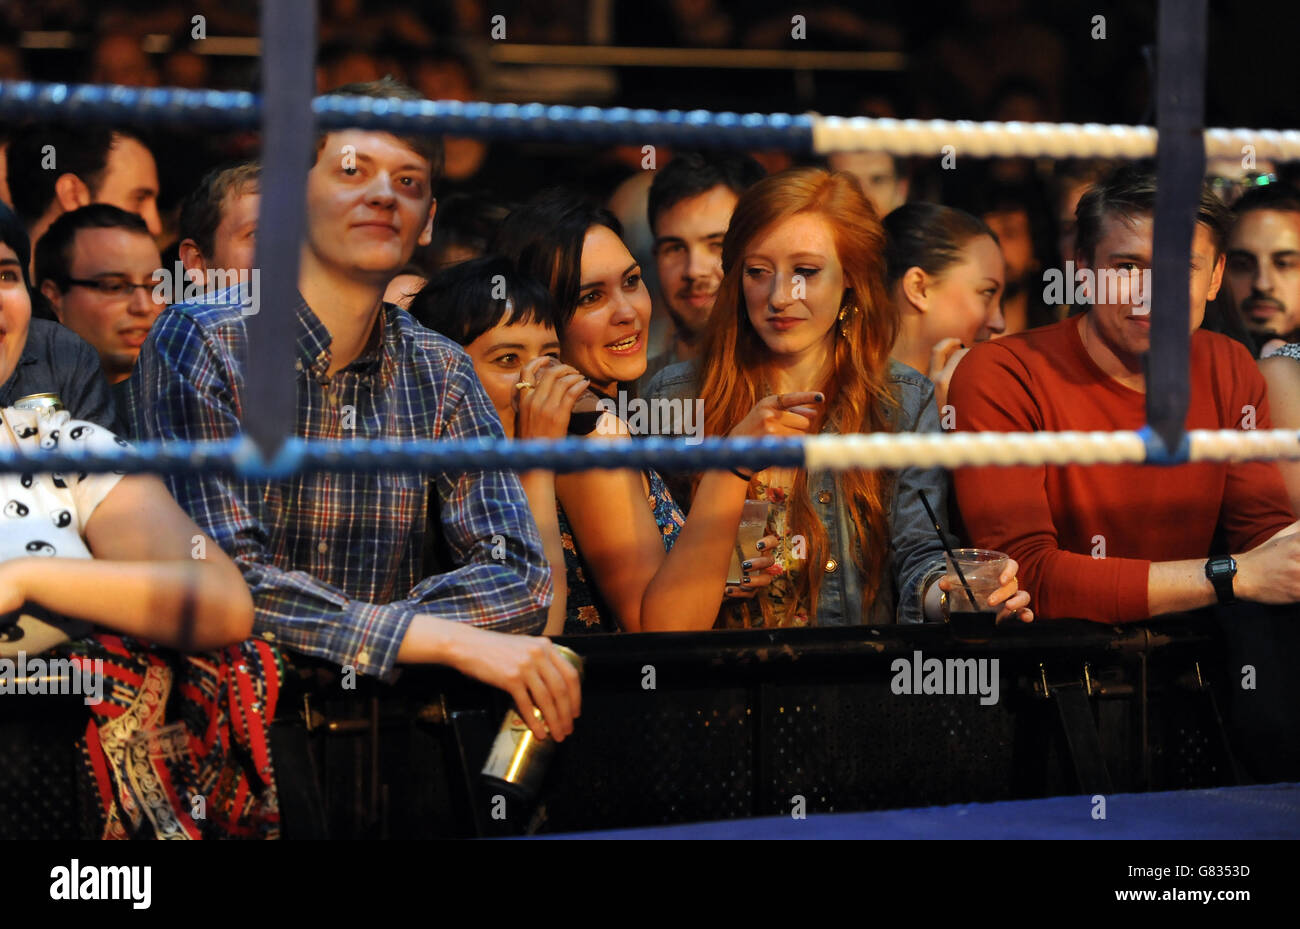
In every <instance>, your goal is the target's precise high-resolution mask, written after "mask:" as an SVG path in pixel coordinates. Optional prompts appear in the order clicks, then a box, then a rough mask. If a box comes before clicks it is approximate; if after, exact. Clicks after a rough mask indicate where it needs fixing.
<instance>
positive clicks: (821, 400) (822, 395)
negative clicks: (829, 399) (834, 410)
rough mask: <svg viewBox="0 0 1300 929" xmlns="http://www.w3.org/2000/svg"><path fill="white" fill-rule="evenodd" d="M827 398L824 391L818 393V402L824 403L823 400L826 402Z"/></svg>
mask: <svg viewBox="0 0 1300 929" xmlns="http://www.w3.org/2000/svg"><path fill="white" fill-rule="evenodd" d="M825 400H826V395H825V394H823V393H818V394H817V402H818V403H822V402H824V401H825Z"/></svg>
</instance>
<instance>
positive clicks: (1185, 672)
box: [0, 617, 1296, 838]
mask: <svg viewBox="0 0 1300 929" xmlns="http://www.w3.org/2000/svg"><path fill="white" fill-rule="evenodd" d="M1218 628H1219V627H1218V626H1217V624H1216V623H1215V622H1214V621H1213V620H1211V619H1209V618H1206V617H1183V618H1178V619H1173V620H1166V621H1161V622H1152V623H1147V624H1144V625H1141V626H1128V627H1111V626H1103V625H1098V624H1093V623H1085V622H1073V621H1057V622H1052V623H1037V624H1031V625H1028V626H1022V627H1017V628H1006V629H1000V630H999V631H998V633H997V634H996V635H995V636H994V637H992V638H991V639H990V640H988V641H987V642H983V643H966V642H959V641H957V640H956V639H954V637H953V636H952V634H951V633H950V631H949V629H948V628H947V627H946V626H940V625H927V626H874V627H849V628H837V629H782V630H750V631H728V632H710V633H683V634H678V633H670V634H644V635H601V636H584V637H573V638H567V639H558V640H557V641H560V642H562V643H563V644H566V645H568V646H570V647H572V648H573V649H575V650H576V651H577V652H579V653H580V654H582V655H583V656H584V658H585V660H586V680H585V683H584V690H583V712H582V716H581V718H580V719H579V721H578V725H577V731H576V732H575V734H574V735H573V736H572V737H571V738H570V739H568V740H566V741H565V743H564V744H563V745H562V746H560V747H559V751H558V752H557V754H556V757H555V759H554V761H553V762H552V765H551V768H550V771H549V773H548V776H547V779H546V782H545V784H544V787H543V789H542V792H541V795H540V796H539V798H538V801H537V802H536V803H535V804H534V805H531V806H528V807H525V806H524V805H523V804H522V802H520V801H516V800H513V799H510V798H507V799H506V801H505V803H504V809H503V804H502V802H501V801H497V800H495V797H496V794H495V793H494V792H493V791H491V790H488V789H485V785H484V784H483V783H482V781H481V779H480V778H479V775H478V772H479V770H480V769H481V767H482V765H483V762H484V760H485V758H486V756H487V752H488V749H489V746H490V744H491V741H492V738H493V737H494V735H495V733H496V730H497V727H498V725H499V724H500V722H501V719H502V717H503V715H504V713H505V711H506V708H507V705H508V701H507V698H506V697H505V695H504V694H503V693H501V692H498V691H496V690H493V689H492V688H488V687H486V686H483V685H480V684H478V683H476V682H473V681H468V680H466V679H464V678H462V677H460V676H458V675H456V674H453V673H451V672H448V671H446V670H443V669H438V668H407V669H404V670H403V671H402V673H401V675H400V676H399V678H398V680H397V681H396V682H395V683H393V684H391V685H390V684H380V683H378V682H375V681H370V680H364V679H362V680H358V681H357V682H356V683H357V686H356V688H355V689H354V690H344V689H342V687H341V686H340V681H339V679H338V677H337V675H336V674H335V673H333V672H331V671H328V670H325V669H322V668H319V667H317V668H313V669H311V670H309V671H307V670H303V671H302V676H301V679H298V680H295V682H294V684H293V686H290V687H287V688H286V690H285V697H284V702H283V704H282V706H283V708H284V712H283V713H281V714H280V715H281V718H282V719H284V718H286V717H287V718H291V719H294V720H295V723H294V724H295V725H299V726H301V727H302V728H303V730H304V731H305V733H306V737H305V738H300V739H287V740H286V739H279V740H277V749H279V748H280V747H281V746H296V747H295V748H294V749H293V750H292V752H289V751H288V750H286V751H285V752H282V753H280V754H278V755H277V756H276V758H275V763H276V766H277V769H278V771H279V784H280V788H281V792H282V794H284V793H285V792H286V791H288V792H291V793H292V798H289V797H286V798H285V799H283V800H282V806H283V808H284V814H285V823H284V826H285V835H286V837H287V838H294V837H318V836H321V835H328V836H329V837H332V838H435V837H444V836H464V837H469V836H497V835H511V834H521V833H525V832H534V833H536V832H569V831H582V830H594V829H612V828H626V827H636V826H649V825H662V824H669V823H680V822H692V821H705V820H721V819H728V818H735V817H746V816H765V815H779V814H789V813H791V812H792V811H793V809H794V807H795V804H796V803H798V804H799V805H800V807H801V808H802V809H803V810H804V811H805V812H806V813H807V814H812V813H817V812H843V811H855V810H878V809H891V808H902V807H913V806H926V805H935V804H950V803H963V802H987V801H997V800H1010V799H1019V798H1032V797H1045V796H1053V795H1063V794H1077V793H1086V792H1090V791H1091V790H1092V789H1093V788H1094V787H1095V786H1096V784H1095V781H1096V778H1097V775H1098V772H1104V776H1105V778H1107V779H1108V780H1109V782H1110V785H1111V789H1112V790H1114V791H1143V790H1174V789H1184V788H1202V787H1211V786H1221V785H1228V784H1234V783H1239V782H1248V781H1250V780H1251V778H1252V775H1251V774H1250V772H1249V771H1245V770H1243V769H1241V767H1240V765H1239V764H1238V763H1237V759H1236V758H1235V757H1234V755H1235V754H1236V753H1235V752H1234V745H1235V739H1234V737H1232V736H1231V734H1229V733H1227V732H1225V730H1224V728H1223V726H1222V725H1221V723H1220V722H1219V720H1220V719H1222V718H1226V714H1225V713H1224V712H1222V711H1221V710H1220V707H1221V706H1222V705H1223V693H1222V691H1223V688H1224V685H1225V683H1231V682H1232V681H1233V678H1231V677H1229V676H1227V675H1226V674H1225V669H1224V667H1223V665H1224V659H1225V655H1226V654H1227V651H1226V650H1225V647H1224V644H1223V642H1222V641H1221V636H1220V634H1219V631H1218ZM917 651H920V652H921V653H922V656H923V657H924V658H926V659H928V658H939V659H946V658H963V659H965V658H977V659H979V658H984V659H991V658H997V659H998V661H999V672H1000V684H999V700H998V702H997V703H996V704H994V705H991V706H984V705H981V703H980V701H979V697H978V696H977V695H958V694H954V695H938V694H931V695H924V694H922V695H899V694H895V693H894V692H893V691H892V689H891V681H892V680H893V678H894V676H895V673H894V671H893V670H892V665H893V662H894V661H895V659H898V658H907V659H913V658H914V654H915V652H917ZM651 673H653V685H654V686H653V688H652V689H651V688H650V687H649V686H648V685H649V684H650V683H651V680H650V676H651ZM304 697H305V698H306V699H305V700H304ZM24 700H25V701H27V702H26V703H23V702H21V701H24ZM42 701H44V702H42ZM84 712H85V709H84V707H81V706H80V704H79V702H75V701H67V700H64V701H58V700H53V699H51V698H34V697H26V698H14V697H7V698H4V699H0V730H2V732H0V739H2V740H3V741H2V742H0V745H2V746H3V748H0V791H2V793H0V837H41V836H68V835H75V834H76V833H77V828H78V823H77V810H78V806H77V804H78V800H77V796H76V790H75V780H76V771H77V768H76V763H75V756H74V754H73V753H72V751H71V747H70V746H71V745H72V743H73V742H74V741H75V738H76V736H77V734H79V733H80V731H81V729H82V728H83V727H84V724H85V716H84ZM304 717H307V718H308V719H309V722H310V729H307V723H306V722H303V719H304ZM1071 727H1073V728H1072V729H1071ZM1283 773H1286V772H1283ZM1291 773H1292V774H1293V775H1294V774H1295V773H1296V772H1291ZM304 785H308V786H304ZM313 786H314V787H315V788H318V790H319V793H318V795H317V796H314V797H308V796H306V795H305V794H307V793H311V792H312V789H313ZM297 810H307V811H308V813H307V814H306V815H304V814H301V813H300V814H298V818H296V819H295V815H294V811H297ZM317 810H323V817H322V816H318V815H317V814H316V812H315V811H317Z"/></svg>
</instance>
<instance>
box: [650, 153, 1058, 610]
mask: <svg viewBox="0 0 1300 929" xmlns="http://www.w3.org/2000/svg"><path fill="white" fill-rule="evenodd" d="M884 248H885V237H884V233H883V231H882V229H881V224H880V221H879V220H878V219H877V217H876V214H875V211H874V210H873V209H872V207H871V206H870V204H869V203H868V201H867V199H866V197H865V196H864V195H863V193H862V189H861V187H860V186H859V185H858V182H857V181H856V180H855V179H854V178H852V177H851V176H850V175H847V174H840V173H831V172H827V171H824V170H820V169H813V168H807V169H796V170H793V171H787V172H785V173H783V174H778V175H774V176H772V177H769V178H767V179H766V180H763V181H760V182H759V183H758V184H756V185H754V186H753V187H751V188H750V189H749V190H748V191H746V193H745V194H744V195H742V196H741V198H740V202H739V203H738V204H737V205H736V210H735V213H734V214H733V215H732V218H731V226H730V228H729V229H728V230H727V235H726V239H725V241H724V243H723V251H722V262H723V269H724V271H725V277H724V279H723V282H722V285H721V288H720V289H719V291H718V296H717V301H716V303H715V304H714V311H713V316H712V317H711V319H710V321H709V329H708V331H707V333H706V341H705V347H704V352H703V354H702V356H701V359H700V361H699V362H698V363H697V362H688V363H686V364H682V365H674V366H672V367H670V368H666V369H664V370H663V371H661V372H660V373H659V374H658V375H656V377H655V379H654V380H653V381H652V382H651V385H650V388H649V391H648V394H649V395H650V396H651V397H652V398H668V399H671V398H679V399H684V398H687V397H703V398H705V429H704V431H705V434H707V435H715V436H721V435H732V436H738V435H772V436H795V435H806V434H812V435H816V434H819V433H821V434H828V433H829V434H836V433H838V434H845V433H854V432H906V431H915V432H931V431H933V432H937V431H938V429H939V420H938V411H937V408H936V407H935V402H934V387H933V385H932V384H931V383H930V382H929V380H927V379H926V378H925V377H923V376H921V375H920V374H919V373H918V372H915V371H912V370H911V369H909V368H907V367H906V366H904V365H901V364H897V363H892V362H891V361H890V358H889V355H890V350H891V348H892V347H893V345H894V342H895V339H896V337H897V334H898V327H899V321H898V310H897V308H896V307H895V306H894V304H893V302H892V301H891V300H890V299H889V295H888V294H887V293H886V292H885V289H884V278H885V266H884ZM819 395H820V396H821V397H823V400H822V401H821V402H817V401H816V399H815V398H816V397H817V396H819ZM735 483H736V484H738V485H739V484H742V483H747V484H748V491H747V494H746V495H747V496H749V497H752V498H757V499H763V500H768V501H771V503H772V504H773V506H772V509H771V513H770V517H769V523H768V529H769V532H771V533H772V534H775V535H776V536H777V537H778V538H780V539H781V543H780V544H779V547H778V552H777V563H776V565H774V566H773V568H772V569H771V570H772V571H774V572H778V571H779V572H780V573H779V574H778V576H777V577H776V578H775V579H774V580H773V582H772V583H771V584H769V585H768V586H767V587H766V588H765V589H763V590H761V591H759V592H758V596H757V597H755V598H753V602H749V603H747V602H744V601H743V600H739V599H733V600H732V601H731V603H730V604H729V608H728V609H725V610H724V619H723V624H725V625H733V626H758V625H764V626H788V625H794V626H798V625H812V624H815V625H844V624H854V623H873V624H880V623H892V622H896V621H897V622H922V621H926V620H930V621H935V620H939V619H941V612H940V609H941V608H940V604H939V598H940V590H939V585H938V584H937V583H936V582H937V581H939V579H940V578H941V577H942V575H943V548H942V546H941V545H940V542H939V539H938V537H937V536H936V534H935V531H934V527H933V524H931V523H930V522H929V520H928V519H927V517H926V514H925V510H924V507H923V505H922V504H921V501H920V498H919V495H918V492H919V491H924V492H925V494H926V496H927V497H928V498H929V500H930V503H931V504H932V505H933V506H934V507H935V509H936V511H937V512H938V513H940V514H943V513H944V512H945V510H946V503H947V476H946V474H945V473H944V471H943V470H942V469H940V468H929V469H926V468H903V469H900V470H899V471H897V472H885V471H868V470H854V471H846V472H842V473H840V474H835V473H831V472H812V473H809V472H807V471H805V470H803V469H789V468H765V469H760V470H757V471H755V472H754V473H752V474H744V473H742V474H741V476H740V477H738V478H737V479H736V481H735ZM735 509H736V513H737V521H738V519H739V510H740V504H739V503H737V504H736V506H735ZM687 523H688V525H689V523H690V521H689V520H688V521H687ZM800 537H802V538H800ZM792 540H793V541H792ZM800 556H802V557H800ZM1016 571H1017V565H1016V564H1015V563H1014V562H1011V563H1010V564H1009V565H1008V567H1007V570H1006V572H1004V573H1003V575H1002V577H1001V580H1002V583H1003V586H1002V587H1001V588H1000V589H999V590H998V592H997V593H996V594H994V595H993V596H991V597H990V602H991V603H994V604H1000V605H1001V607H1002V609H1001V612H1000V614H999V619H1002V618H1006V617H1007V616H1010V615H1016V616H1018V617H1019V618H1020V619H1021V620H1024V621H1029V620H1030V619H1032V613H1031V612H1030V611H1029V610H1028V609H1027V608H1026V607H1027V605H1028V603H1029V595H1028V594H1027V593H1026V592H1024V591H1020V590H1018V586H1017V583H1016V577H1015V574H1016Z"/></svg>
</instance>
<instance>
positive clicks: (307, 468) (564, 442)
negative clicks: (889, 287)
mask: <svg viewBox="0 0 1300 929" xmlns="http://www.w3.org/2000/svg"><path fill="white" fill-rule="evenodd" d="M756 461H761V462H763V463H764V465H765V466H773V465H775V466H780V467H791V468H798V467H803V464H804V444H803V440H802V439H718V438H714V439H704V440H703V441H701V442H700V443H698V444H696V445H687V444H686V442H685V440H683V439H668V438H647V439H640V440H637V441H635V442H601V441H590V440H587V439H578V438H567V439H560V440H558V441H544V440H540V439H531V440H524V441H505V440H502V439H490V438H483V439H468V440H457V441H437V440H420V441H414V442H412V441H401V442H396V441H388V440H383V439H378V440H364V439H357V440H350V441H344V442H335V441H329V440H321V439H312V440H304V439H299V438H290V439H288V440H287V441H286V442H285V443H284V445H283V446H282V447H281V449H280V451H279V453H278V454H276V455H275V456H274V457H273V458H272V459H271V460H270V461H266V460H265V459H264V458H263V457H262V455H261V453H260V452H259V450H258V448H257V445H256V443H254V442H253V440H252V439H251V438H249V437H248V436H241V437H239V438H237V439H232V440H229V441H224V442H165V443H164V442H156V441H150V442H139V443H134V444H133V445H132V446H131V447H130V448H125V447H124V448H122V449H120V450H114V451H113V452H109V453H99V454H93V455H91V454H85V455H82V454H70V453H68V452H64V451H59V452H46V453H42V454H39V455H24V454H22V453H19V452H14V451H12V450H9V451H3V452H0V474H24V473H33V472H42V473H44V472H51V471H52V472H56V473H63V474H75V473H77V472H78V471H85V472H87V473H104V472H109V471H122V472H126V473H129V474H136V473H152V474H192V473H195V472H224V473H227V474H233V475H236V476H238V477H242V478H247V479H250V480H278V479H283V478H286V477H289V476H291V475H293V474H296V473H300V472H313V471H332V472H340V473H343V472H373V471H415V472H437V471H465V470H488V471H495V470H502V471H528V470H533V469H538V468H540V469H545V470H549V471H558V472H566V473H567V472H572V471H585V470H592V469H596V468H640V467H646V466H650V467H655V468H657V469H660V470H663V471H673V470H678V471H701V470H707V469H710V468H713V469H720V468H728V467H732V466H734V465H745V466H752V464H753V463H754V462H756Z"/></svg>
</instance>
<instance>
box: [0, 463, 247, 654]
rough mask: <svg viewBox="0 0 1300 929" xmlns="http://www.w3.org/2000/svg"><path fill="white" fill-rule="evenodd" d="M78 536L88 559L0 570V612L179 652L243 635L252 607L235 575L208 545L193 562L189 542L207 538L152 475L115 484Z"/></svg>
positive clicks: (28, 561) (20, 562)
mask: <svg viewBox="0 0 1300 929" xmlns="http://www.w3.org/2000/svg"><path fill="white" fill-rule="evenodd" d="M85 533H86V541H87V543H88V544H89V547H90V549H91V551H92V552H93V553H94V555H95V557H94V558H93V559H88V558H16V559H13V560H11V561H6V562H3V563H0V599H3V600H4V601H5V602H4V603H3V604H0V606H3V608H4V609H5V610H8V609H16V608H17V607H18V606H21V605H22V603H23V602H25V601H27V600H30V601H33V602H35V603H39V604H40V605H41V606H43V607H45V608H46V609H49V610H53V611H54V612H56V613H61V614H63V615H64V616H69V617H74V618H76V619H84V620H87V621H89V622H93V623H97V624H99V625H101V626H106V627H108V628H109V629H112V630H114V631H116V632H124V633H126V634H128V635H133V636H137V637H139V638H142V639H147V640H149V641H151V642H157V643H158V644H160V645H165V646H168V647H171V648H177V649H181V650H184V651H206V650H208V649H213V648H220V647H222V646H226V645H233V644H235V643H237V642H241V641H243V640H244V639H246V638H248V636H249V635H250V634H251V633H252V631H253V600H252V597H251V596H250V595H249V592H248V586H247V585H246V584H245V583H244V579H243V578H242V577H241V576H240V573H239V569H238V568H236V567H235V565H234V563H233V562H231V560H230V559H229V558H228V557H226V554H225V553H224V552H223V551H221V549H220V548H218V547H217V545H216V544H215V543H213V544H211V545H205V546H204V547H203V549H202V550H201V551H202V557H194V552H195V550H196V543H195V541H194V540H195V538H196V537H198V538H201V539H203V540H204V541H205V542H207V541H209V540H207V539H206V538H205V537H203V536H201V535H200V534H199V528H198V527H197V526H196V525H194V522H193V521H192V520H191V519H190V518H189V517H188V516H186V515H185V513H184V512H183V511H182V510H181V508H180V507H179V506H177V505H176V502H175V501H174V500H173V499H172V497H171V494H169V493H168V492H167V488H166V487H164V486H163V484H162V482H161V481H159V480H158V479H157V478H156V477H153V476H150V475H129V476H126V477H123V478H122V479H121V480H120V481H119V482H118V483H117V484H116V485H115V486H114V487H113V489H112V490H111V491H109V493H108V495H107V496H105V497H104V499H103V500H102V501H101V502H100V504H99V505H98V506H97V507H96V508H95V509H94V512H93V513H91V515H90V518H89V520H87V522H86V529H85ZM15 599H16V602H14V601H15Z"/></svg>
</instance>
